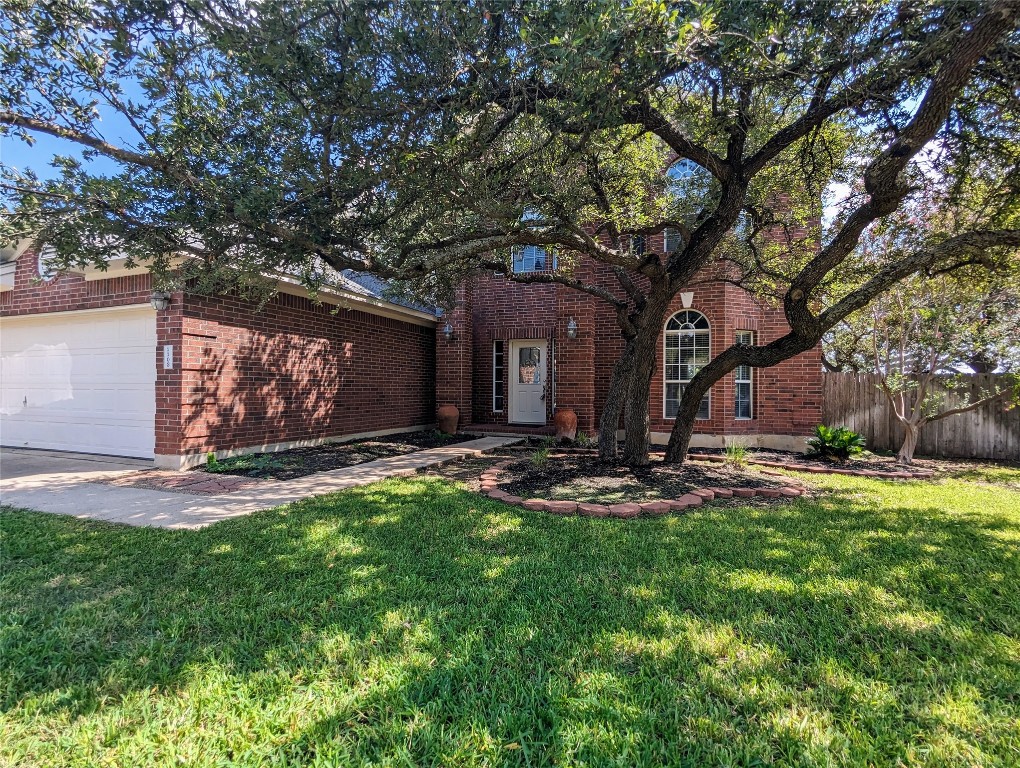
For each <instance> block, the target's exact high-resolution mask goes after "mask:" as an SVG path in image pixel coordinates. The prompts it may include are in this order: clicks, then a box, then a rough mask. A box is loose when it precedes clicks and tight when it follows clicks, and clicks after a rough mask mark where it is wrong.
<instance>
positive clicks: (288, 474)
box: [198, 430, 478, 480]
mask: <svg viewBox="0 0 1020 768" xmlns="http://www.w3.org/2000/svg"><path fill="white" fill-rule="evenodd" d="M477 439H478V435H470V434H456V435H446V434H443V433H442V432H438V431H435V430H426V431H420V432H403V433H401V434H397V435H385V436H383V437H371V438H366V439H364V440H352V441H351V442H347V443H323V444H322V445H316V446H312V447H309V448H292V449H291V450H289V451H279V452H277V453H250V454H245V455H243V456H235V457H232V458H229V459H222V460H220V461H219V462H217V464H218V467H219V469H218V470H217V471H216V472H213V473H209V472H208V470H207V468H206V467H205V466H201V467H198V470H199V471H200V472H201V473H203V474H214V475H238V476H241V477H252V478H259V479H272V480H293V479H294V478H297V477H305V476H307V475H313V474H315V473H316V472H325V471H328V470H330V469H342V468H344V467H353V466H355V465H356V464H364V463H365V462H368V461H375V460H376V459H386V458H389V457H391V456H403V455H405V454H408V453H414V452H416V451H423V450H425V449H427V448H440V447H442V446H446V445H455V444H457V443H463V442H467V441H468V440H477Z"/></svg>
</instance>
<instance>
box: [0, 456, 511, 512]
mask: <svg viewBox="0 0 1020 768" xmlns="http://www.w3.org/2000/svg"><path fill="white" fill-rule="evenodd" d="M518 440H520V438H507V437H483V438H480V439H478V440H469V441H467V442H464V443H456V444H454V445H448V446H442V447H440V448H429V449H427V450H424V451H417V452H416V453H408V454H405V455H403V456H391V457H389V458H385V459H377V460H376V461H369V462H365V463H364V464H358V465H355V466H353V467H345V468H343V469H334V470H330V471H328V472H319V473H317V474H314V475H308V476H307V477H299V478H297V479H296V480H286V481H276V482H263V483H260V484H259V485H258V486H256V487H254V488H244V489H241V490H238V491H234V492H232V493H223V494H217V495H210V496H196V495H191V494H188V493H174V492H170V491H162V490H153V489H149V488H130V487H119V486H116V485H109V484H106V483H97V482H94V481H95V480H97V479H100V478H102V477H110V476H116V475H119V474H124V473H126V472H137V471H138V470H140V469H145V468H150V467H152V462H147V461H140V460H137V459H118V458H115V457H111V456H90V455H84V454H69V453H56V452H51V451H26V450H23V449H13V448H10V449H9V448H3V449H0V504H6V505H9V506H11V507H17V508H23V509H35V510H38V511H40V512H53V513H56V514H61V515H72V516H74V517H85V518H92V519H95V520H105V521H107V522H111V523H126V524H128V525H151V526H157V527H160V528H203V527H205V526H207V525H211V524H212V523H216V522H219V521H220V520H227V519H229V518H232V517H239V516H241V515H248V514H251V513H252V512H257V511H258V510H261V509H270V508H272V507H278V506H281V505H283V504H290V503H292V502H295V501H300V500H301V499H305V498H308V497H309V496H321V495H323V494H327V493H336V492H337V491H342V490H346V489H348V488H353V487H355V486H359V485H366V484H368V483H374V482H376V481H378V480H383V479H385V478H387V477H394V476H397V475H411V474H414V473H415V472H417V471H418V470H420V469H424V468H426V467H432V466H436V465H439V464H444V463H446V462H449V461H457V460H458V459H463V458H468V457H472V456H480V455H482V454H483V453H485V452H486V451H491V450H493V449H495V448H500V447H502V446H504V445H509V444H511V443H515V442H518Z"/></svg>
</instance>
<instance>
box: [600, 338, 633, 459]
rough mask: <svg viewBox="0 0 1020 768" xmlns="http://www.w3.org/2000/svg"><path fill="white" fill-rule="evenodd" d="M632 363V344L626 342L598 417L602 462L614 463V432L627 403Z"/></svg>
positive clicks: (614, 368) (610, 379)
mask: <svg viewBox="0 0 1020 768" xmlns="http://www.w3.org/2000/svg"><path fill="white" fill-rule="evenodd" d="M633 361H634V344H633V341H628V342H627V345H626V346H625V347H624V349H623V353H622V354H621V355H620V359H619V360H617V361H616V365H614V366H613V375H612V376H611V377H610V378H609V391H608V392H607V393H606V404H605V406H604V407H603V409H602V414H601V415H600V416H599V458H600V459H602V461H610V462H615V461H616V430H617V428H618V427H619V426H620V416H621V415H622V414H623V406H624V403H625V402H626V401H627V385H628V384H629V383H630V372H631V368H632V367H633Z"/></svg>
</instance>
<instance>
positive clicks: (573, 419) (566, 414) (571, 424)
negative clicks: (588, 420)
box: [553, 408, 577, 442]
mask: <svg viewBox="0 0 1020 768" xmlns="http://www.w3.org/2000/svg"><path fill="white" fill-rule="evenodd" d="M553 426H555V427H556V439H557V440H570V441H571V442H572V441H573V440H574V439H575V438H576V437H577V414H576V413H574V409H573V408H557V409H556V413H554V414H553Z"/></svg>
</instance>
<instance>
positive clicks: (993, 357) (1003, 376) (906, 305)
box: [826, 270, 1020, 464]
mask: <svg viewBox="0 0 1020 768" xmlns="http://www.w3.org/2000/svg"><path fill="white" fill-rule="evenodd" d="M1018 340H1020V285H1018V284H1017V282H1016V280H1015V276H1014V278H1013V279H1012V280H1009V279H1006V278H1004V277H1002V276H997V277H991V278H990V277H989V276H988V275H987V274H986V273H978V274H974V273H973V272H971V271H969V270H967V271H964V272H961V273H959V274H955V275H952V276H947V275H941V276H936V277H933V278H920V277H912V278H910V279H908V280H906V281H904V282H903V283H900V284H899V285H897V286H896V287H895V288H894V289H893V290H891V291H889V292H887V293H885V294H884V295H882V296H880V297H879V298H878V299H876V300H875V301H874V302H872V304H871V305H870V306H869V307H868V308H867V309H864V310H862V311H860V312H857V313H855V314H854V315H851V316H850V317H849V318H847V319H846V320H844V321H843V322H841V323H840V324H839V325H838V326H836V328H835V329H833V332H832V334H831V335H830V337H829V338H828V339H827V340H826V342H827V343H826V347H827V354H828V355H829V357H830V359H831V362H830V367H832V368H835V369H842V370H854V371H866V372H869V373H876V374H878V377H879V386H880V387H881V389H882V391H883V392H884V393H885V396H886V398H887V399H888V401H889V405H890V407H891V408H892V411H893V413H894V415H895V417H896V420H897V421H899V423H900V424H902V425H903V431H904V436H903V443H902V445H901V447H900V449H899V452H898V453H897V457H896V458H897V461H899V462H900V463H902V464H910V463H911V462H912V461H913V457H914V451H915V450H916V448H917V443H918V440H919V438H920V435H921V431H922V429H924V427H925V426H926V425H927V424H930V423H932V422H935V421H939V420H941V419H945V418H948V417H950V416H955V415H957V414H961V413H967V412H969V411H973V410H975V409H977V408H981V407H983V406H985V405H988V404H989V403H994V402H999V403H1002V406H1003V407H1005V408H1008V407H1012V406H1015V405H1018V404H1020V378H1018V376H1017V375H1016V374H1017V372H1018V371H1020V341H1018ZM975 359H977V360H980V361H981V365H982V367H989V366H994V368H993V370H995V372H996V373H997V374H998V376H997V377H996V379H995V380H994V381H993V382H992V383H991V384H989V386H987V387H986V388H985V389H984V390H983V391H981V392H979V393H978V394H977V395H976V396H972V395H971V389H972V384H973V369H972V367H971V365H970V361H971V360H975ZM950 403H953V404H952V405H950Z"/></svg>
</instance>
